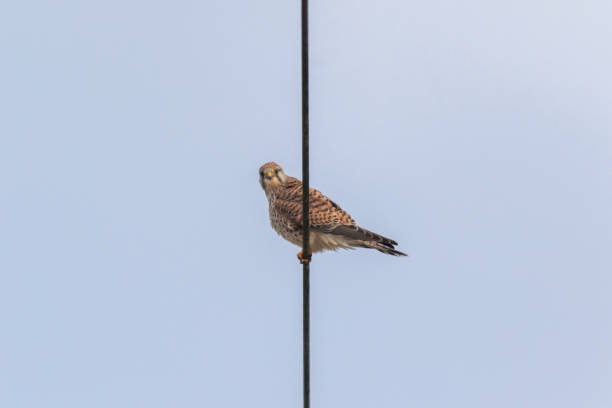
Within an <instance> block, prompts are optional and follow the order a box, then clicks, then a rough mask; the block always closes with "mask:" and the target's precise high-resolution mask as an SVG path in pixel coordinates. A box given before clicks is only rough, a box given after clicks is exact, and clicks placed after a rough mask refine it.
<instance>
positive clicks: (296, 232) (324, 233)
mask: <svg viewBox="0 0 612 408" xmlns="http://www.w3.org/2000/svg"><path fill="white" fill-rule="evenodd" d="M259 183H260V184H261V187H262V188H263V189H264V191H265V192H266V197H267V198H268V205H269V212H270V223H271V224H272V228H274V230H276V232H277V233H278V234H279V235H281V236H282V237H283V238H285V239H286V240H287V241H289V242H291V243H293V244H295V245H298V246H302V226H303V222H302V182H301V181H300V180H298V179H296V178H294V177H290V176H288V175H286V174H285V172H284V171H283V169H282V168H281V166H279V165H278V164H276V163H274V162H268V163H266V164H264V165H263V166H261V167H260V168H259ZM308 195H309V200H310V206H309V212H308V218H309V228H310V250H311V252H320V251H325V250H334V251H335V250H337V249H338V248H345V249H352V248H372V249H377V250H378V251H380V252H383V253H385V254H389V255H395V256H406V254H404V253H403V252H400V251H397V250H396V249H395V246H396V245H397V242H395V241H393V240H392V239H389V238H385V237H383V236H382V235H378V234H376V233H374V232H372V231H368V230H367V229H365V228H361V227H360V226H358V225H357V223H356V222H355V221H354V220H353V219H352V218H351V216H350V215H349V214H348V213H347V212H346V211H344V210H343V209H342V208H340V206H339V205H338V204H336V203H334V202H333V201H332V200H330V199H329V198H327V197H326V196H325V195H323V194H321V192H319V191H318V190H315V189H314V188H311V189H310V191H309V194H308ZM297 256H298V258H299V259H300V262H302V263H304V262H309V261H310V258H311V254H303V253H302V251H300V253H298V255H297Z"/></svg>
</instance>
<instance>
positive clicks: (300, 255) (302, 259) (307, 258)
mask: <svg viewBox="0 0 612 408" xmlns="http://www.w3.org/2000/svg"><path fill="white" fill-rule="evenodd" d="M297 257H298V259H299V260H300V263H301V264H302V265H303V264H305V263H309V262H310V261H311V260H312V254H308V256H304V251H300V252H299V253H298V254H297Z"/></svg>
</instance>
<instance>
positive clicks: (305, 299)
mask: <svg viewBox="0 0 612 408" xmlns="http://www.w3.org/2000/svg"><path fill="white" fill-rule="evenodd" d="M308 136H309V123H308V0H302V221H303V227H302V254H303V256H304V257H306V262H303V265H302V268H303V271H302V309H303V310H302V323H303V343H304V345H303V353H304V354H303V360H304V362H303V365H304V408H310V262H309V257H310V231H309V228H308V225H309V195H308V192H309V190H310V178H309V171H308V169H309V160H308V155H309V151H308V143H309V140H308V139H309V138H308Z"/></svg>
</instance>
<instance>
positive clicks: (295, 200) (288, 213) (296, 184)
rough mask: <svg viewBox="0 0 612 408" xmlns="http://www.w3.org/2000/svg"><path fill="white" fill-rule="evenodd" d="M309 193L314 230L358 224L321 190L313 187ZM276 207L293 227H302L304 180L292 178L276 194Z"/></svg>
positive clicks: (322, 230)
mask: <svg viewBox="0 0 612 408" xmlns="http://www.w3.org/2000/svg"><path fill="white" fill-rule="evenodd" d="M308 195H309V199H310V207H309V211H308V215H309V217H308V221H309V222H308V224H309V225H310V228H312V229H313V230H317V231H321V232H328V233H333V231H334V230H335V229H336V228H337V227H339V226H342V225H347V226H353V225H356V224H355V221H353V219H352V218H351V216H350V215H349V214H348V213H347V212H346V211H344V210H343V209H342V208H340V206H339V205H338V204H336V203H334V202H333V201H332V200H330V199H329V198H328V197H326V196H325V195H324V194H322V193H321V192H320V191H318V190H315V189H314V188H311V189H310V191H309V194H308ZM274 207H275V210H276V211H277V212H279V213H280V214H282V215H283V216H284V218H285V219H286V220H287V222H288V223H289V224H290V226H291V227H292V228H293V229H301V228H302V182H301V181H299V180H297V179H295V178H290V179H289V180H288V181H287V183H286V184H285V185H284V188H283V189H282V190H281V191H279V192H278V194H277V195H276V198H275V200H274Z"/></svg>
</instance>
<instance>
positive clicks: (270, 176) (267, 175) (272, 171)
mask: <svg viewBox="0 0 612 408" xmlns="http://www.w3.org/2000/svg"><path fill="white" fill-rule="evenodd" d="M275 174H276V172H275V171H274V170H266V172H265V173H264V175H265V176H266V178H272V177H274V175H275Z"/></svg>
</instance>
